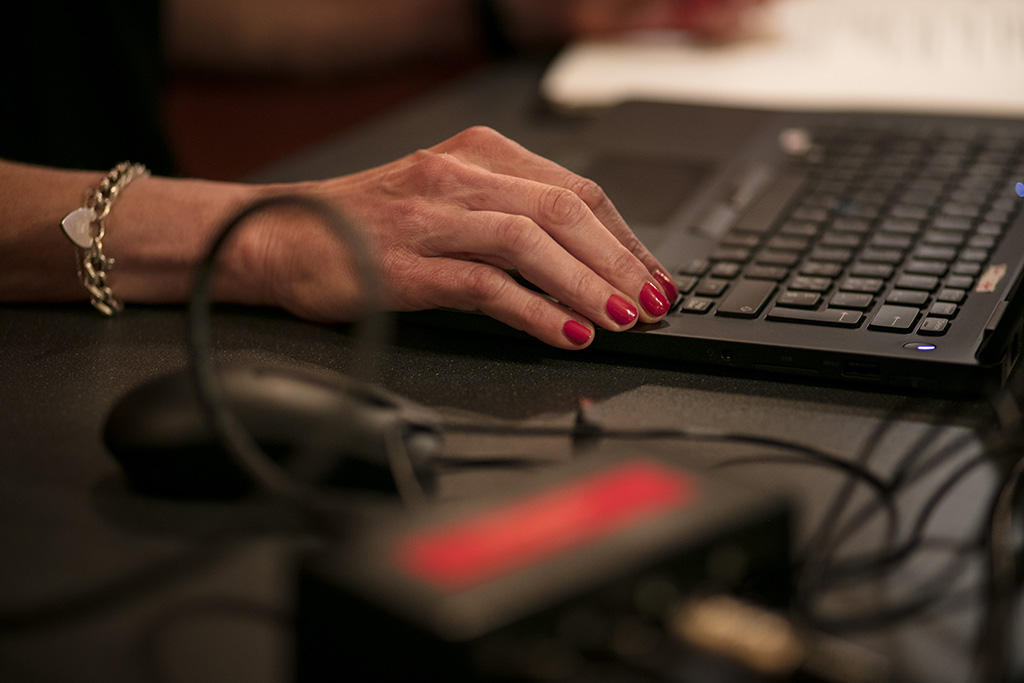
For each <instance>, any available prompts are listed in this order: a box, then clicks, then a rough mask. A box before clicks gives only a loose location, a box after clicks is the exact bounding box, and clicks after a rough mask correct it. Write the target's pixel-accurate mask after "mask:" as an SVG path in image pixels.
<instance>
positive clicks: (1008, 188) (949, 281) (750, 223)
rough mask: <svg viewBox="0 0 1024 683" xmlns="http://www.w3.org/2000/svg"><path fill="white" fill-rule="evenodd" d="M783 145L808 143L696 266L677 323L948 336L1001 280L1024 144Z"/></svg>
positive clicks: (832, 138) (897, 133)
mask: <svg viewBox="0 0 1024 683" xmlns="http://www.w3.org/2000/svg"><path fill="white" fill-rule="evenodd" d="M784 135H790V136H791V138H792V136H793V135H796V136H797V139H799V138H800V136H803V138H804V139H805V140H806V142H807V143H808V144H807V146H806V148H805V149H801V150H800V151H799V154H794V157H793V161H792V163H791V164H790V165H788V166H787V167H785V168H783V169H782V170H781V171H780V172H779V173H778V175H777V176H776V177H774V178H773V179H772V181H771V183H770V186H769V190H768V191H766V192H765V193H764V194H763V195H762V196H760V197H759V198H757V199H755V200H754V201H753V202H750V204H749V205H748V206H747V207H746V208H745V209H744V211H743V213H742V214H741V215H740V216H739V217H738V218H736V219H735V220H734V221H730V227H729V229H728V230H727V231H726V232H725V233H724V235H723V236H722V238H721V240H720V242H719V244H718V246H717V248H716V249H715V250H714V251H713V252H712V253H711V254H710V255H708V257H707V258H699V259H685V260H684V262H683V263H682V265H681V266H680V267H679V269H678V272H677V278H676V279H677V282H678V284H679V285H680V291H681V292H682V293H683V294H684V296H683V297H682V300H681V303H680V304H679V307H678V308H677V309H676V312H677V313H679V314H681V315H718V316H730V317H738V318H767V319H768V320H774V321H781V322H788V323H795V324H817V325H828V326H833V327H840V328H850V329H855V328H865V327H866V328H867V329H870V330H876V331H881V332H901V333H913V334H919V335H930V336H938V335H943V334H945V333H947V332H948V331H949V329H950V328H951V326H952V325H954V324H955V319H956V317H957V314H958V313H959V312H960V310H961V308H962V307H963V306H964V305H969V299H970V294H971V292H972V291H973V290H975V289H977V290H978V291H985V288H986V287H990V286H994V282H993V281H998V279H999V278H1001V277H1002V275H1003V273H1000V272H999V270H1000V268H1001V266H998V265H990V264H989V262H988V261H989V256H990V255H991V254H992V252H993V250H994V249H995V248H996V247H997V246H998V244H999V240H1000V238H1001V237H1002V235H1003V233H1004V232H1005V231H1006V229H1007V228H1008V227H1009V225H1010V223H1011V222H1012V221H1013V219H1014V218H1015V215H1016V213H1017V212H1018V211H1019V210H1020V207H1021V204H1024V199H1021V198H1020V197H1018V191H1019V190H1018V189H1017V187H1016V186H1017V183H1018V182H1020V181H1024V139H1022V138H1021V137H1020V136H1019V133H1018V134H1017V135H1014V134H1011V133H1008V132H1004V133H995V134H993V133H992V132H990V131H989V132H980V131H975V130H970V129H956V130H952V129H947V130H924V129H916V130H911V129H905V130H894V129H891V128H890V129H886V128H877V129H863V128H857V129H851V128H846V127H842V126H836V127H823V128H820V129H816V130H813V131H804V130H803V129H798V130H791V131H788V132H786V133H784ZM781 139H782V137H780V140H781ZM798 147H799V145H798ZM1020 190H1024V188H1020Z"/></svg>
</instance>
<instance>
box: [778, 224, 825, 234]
mask: <svg viewBox="0 0 1024 683" xmlns="http://www.w3.org/2000/svg"><path fill="white" fill-rule="evenodd" d="M820 230H821V228H820V227H818V225H817V224H816V223H808V222H807V221H788V222H786V223H783V224H782V227H781V228H779V234H780V235H792V236H794V237H815V236H816V235H817V234H818V232H819V231H820Z"/></svg>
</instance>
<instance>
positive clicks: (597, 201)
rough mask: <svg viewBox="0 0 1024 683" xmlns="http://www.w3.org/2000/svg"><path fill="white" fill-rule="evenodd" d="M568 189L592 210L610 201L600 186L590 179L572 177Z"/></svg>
mask: <svg viewBox="0 0 1024 683" xmlns="http://www.w3.org/2000/svg"><path fill="white" fill-rule="evenodd" d="M569 189H571V190H572V192H573V193H574V194H575V195H576V196H577V197H579V198H580V199H581V200H583V202H584V203H585V204H586V205H587V206H589V207H591V208H594V209H596V208H598V207H601V206H604V205H605V204H607V203H609V202H610V201H611V200H609V199H608V195H607V194H605V192H604V190H603V189H602V188H601V186H600V185H598V184H597V183H596V182H594V181H593V180H591V179H590V178H584V177H582V176H573V178H572V179H571V180H570V182H569Z"/></svg>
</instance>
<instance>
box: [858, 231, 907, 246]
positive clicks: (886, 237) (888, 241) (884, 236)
mask: <svg viewBox="0 0 1024 683" xmlns="http://www.w3.org/2000/svg"><path fill="white" fill-rule="evenodd" d="M913 241H914V239H913V238H912V237H910V236H909V235H894V234H892V233H885V232H880V233H878V234H877V235H875V236H874V237H872V238H871V241H870V242H868V244H869V245H871V246H872V247H874V248H877V249H909V248H910V245H911V243H913Z"/></svg>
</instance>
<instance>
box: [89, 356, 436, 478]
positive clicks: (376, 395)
mask: <svg viewBox="0 0 1024 683" xmlns="http://www.w3.org/2000/svg"><path fill="white" fill-rule="evenodd" d="M218 375H219V378H220V385H221V387H222V389H223V392H224V396H225V399H226V401H227V403H228V404H229V407H230V409H231V410H232V412H233V413H234V414H235V416H236V417H237V418H238V420H239V421H240V422H241V424H242V425H243V426H244V427H245V428H246V429H247V430H248V431H249V432H250V434H251V435H252V436H253V438H254V439H255V440H256V442H257V443H258V444H259V445H260V447H261V448H262V450H263V451H264V452H265V453H266V454H267V455H268V456H270V457H271V458H272V459H274V460H275V461H276V462H277V463H279V464H280V465H282V466H283V467H285V468H286V469H287V468H289V466H290V465H291V466H300V467H304V469H305V470H309V469H310V461H311V459H310V458H309V457H308V455H309V452H310V449H309V442H310V440H311V439H315V442H316V445H317V446H318V448H319V450H317V451H315V452H316V453H317V456H316V457H315V458H313V459H312V462H314V463H315V466H314V467H313V468H312V469H313V470H314V471H303V472H297V473H295V475H296V476H299V477H302V478H303V479H304V480H305V481H308V482H311V483H314V484H317V485H321V486H332V487H348V488H357V489H371V490H374V491H380V492H394V491H395V490H396V486H395V482H394V479H393V477H392V474H391V469H390V466H389V462H388V455H387V449H386V441H385V440H386V439H387V438H388V434H390V433H391V432H390V430H392V429H398V430H399V433H400V434H402V435H403V436H404V440H405V450H406V451H407V453H408V457H409V460H410V464H411V465H412V469H413V472H414V473H415V474H416V476H417V477H418V478H419V479H420V481H421V483H422V484H423V485H424V486H425V487H426V488H430V486H431V485H432V480H431V467H430V464H429V461H430V459H431V457H432V456H434V455H436V453H437V452H438V451H439V449H440V444H441V437H440V432H439V430H438V428H437V427H436V422H435V419H434V416H433V415H432V413H431V412H430V411H429V410H427V409H425V408H423V407H421V406H418V405H416V404H414V403H412V402H411V401H407V400H405V399H402V398H401V397H398V396H396V395H394V394H392V393H390V392H387V391H385V390H383V389H381V388H379V387H376V386H373V385H369V384H364V383H361V382H356V381H354V380H351V379H349V378H347V377H345V376H344V375H339V374H337V373H333V372H329V371H326V370H322V369H316V370H314V369H309V368H305V367H297V366H296V367H292V366H286V365H273V366H236V367H227V368H223V369H221V370H219V371H218ZM103 440H104V442H105V444H106V446H107V448H108V449H109V450H110V452H111V454H112V455H113V456H114V458H115V459H116V460H117V462H118V463H119V464H120V466H121V468H122V470H123V472H124V474H125V477H126V478H127V479H128V482H129V483H130V485H131V486H132V487H133V488H134V489H135V490H137V491H139V492H141V493H144V494H148V495H158V496H171V497H184V498H228V497H237V496H240V495H244V494H245V493H247V492H249V491H250V490H252V488H253V482H251V481H250V480H249V479H248V477H247V476H246V475H245V474H244V473H243V471H242V470H241V468H239V467H238V466H237V465H236V464H235V463H234V461H233V460H232V458H231V457H230V455H229V454H228V452H227V451H225V450H224V449H223V448H222V447H221V445H220V443H219V440H218V438H217V436H216V434H215V433H214V431H213V429H212V428H211V427H210V425H209V424H208V422H207V419H206V416H205V414H204V413H203V411H202V409H201V407H200V405H199V402H198V400H197V394H196V389H195V385H194V382H193V380H192V376H191V375H190V373H189V372H188V371H187V370H185V369H183V370H181V371H178V372H174V373H171V374H169V375H164V376H161V377H158V378H156V379H153V380H150V381H147V382H145V383H143V384H142V385H140V386H138V387H136V388H134V389H132V390H131V391H129V392H128V393H127V394H125V395H124V396H123V397H122V398H121V399H120V400H119V401H118V402H117V404H116V405H115V406H114V408H113V409H112V411H111V413H110V415H109V416H108V418H107V422H106V425H105V427H104V430H103Z"/></svg>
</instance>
